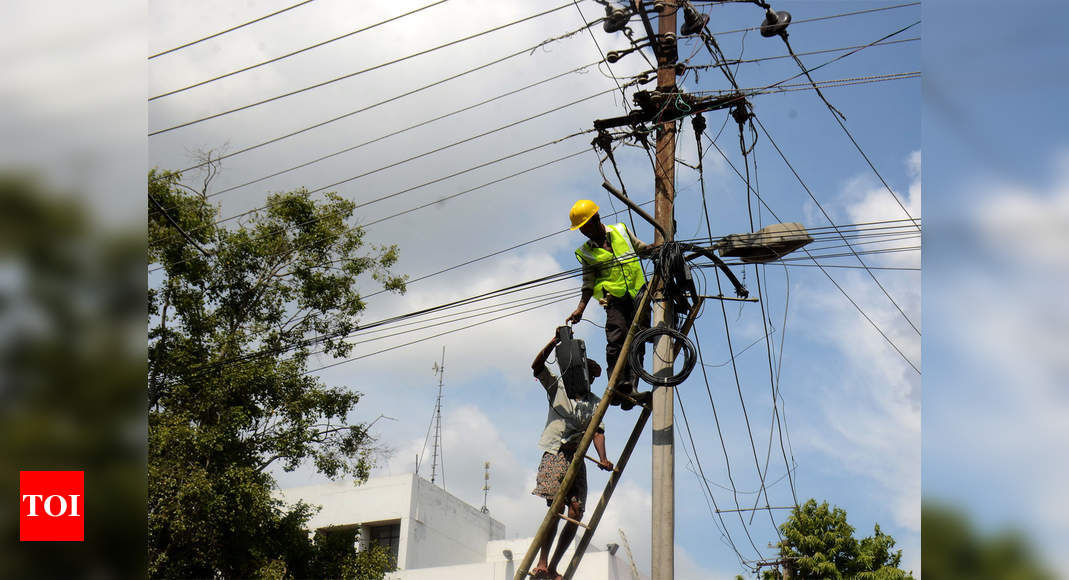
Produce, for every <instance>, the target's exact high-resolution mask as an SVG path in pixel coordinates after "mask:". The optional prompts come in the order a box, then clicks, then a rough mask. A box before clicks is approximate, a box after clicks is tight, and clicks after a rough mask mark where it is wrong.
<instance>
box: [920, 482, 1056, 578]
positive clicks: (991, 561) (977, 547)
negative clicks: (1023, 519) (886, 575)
mask: <svg viewBox="0 0 1069 580" xmlns="http://www.w3.org/2000/svg"><path fill="white" fill-rule="evenodd" d="M921 527H922V528H923V529H924V534H923V535H922V537H921V549H922V550H924V559H923V561H922V562H923V563H922V564H921V569H922V571H921V575H922V576H923V577H925V578H935V579H937V580H966V579H968V580H973V579H979V580H1054V578H1056V577H1057V576H1055V575H1054V574H1053V573H1051V572H1050V570H1048V569H1046V567H1045V566H1044V565H1043V563H1042V562H1041V561H1040V559H1039V558H1038V557H1037V556H1036V554H1035V551H1034V550H1033V548H1032V546H1030V545H1029V544H1028V542H1027V540H1026V538H1025V537H1024V536H1023V535H1022V534H1021V533H1019V532H1014V531H1010V530H1007V531H1002V532H997V533H994V534H991V535H982V534H981V533H979V532H978V531H977V530H976V529H975V528H974V527H973V524H972V523H971V522H970V521H969V519H968V518H967V517H966V516H965V515H964V514H962V513H961V512H959V511H957V510H955V509H953V508H950V507H947V506H944V505H940V504H938V503H933V502H931V501H928V500H925V501H924V503H923V506H922V508H921Z"/></svg>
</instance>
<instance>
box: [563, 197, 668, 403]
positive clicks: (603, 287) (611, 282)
mask: <svg viewBox="0 0 1069 580" xmlns="http://www.w3.org/2000/svg"><path fill="white" fill-rule="evenodd" d="M569 218H571V222H572V227H571V229H572V230H579V231H580V232H582V234H583V235H584V236H586V237H587V241H585V242H583V245H581V246H579V247H578V248H576V250H575V257H576V259H577V260H579V263H580V264H582V265H583V291H582V294H581V295H580V297H579V305H578V306H577V307H576V308H575V311H574V312H572V313H571V314H570V315H569V316H568V318H566V319H565V322H566V323H569V324H576V323H578V322H579V321H580V320H582V319H583V312H584V311H585V310H586V306H587V303H588V302H589V301H590V298H591V297H593V298H596V299H597V300H598V302H599V303H601V304H602V305H603V306H604V307H605V362H606V368H607V369H609V371H608V372H610V373H611V372H612V369H613V368H614V367H615V365H616V359H617V358H619V356H620V349H621V347H622V346H623V344H624V339H625V338H627V331H628V329H629V328H630V327H631V321H632V319H634V317H635V312H636V311H637V310H638V303H639V301H640V298H641V296H642V289H643V286H645V284H646V275H645V273H644V272H643V271H642V264H641V263H640V262H639V259H638V258H639V256H642V257H645V256H647V255H649V253H650V251H651V250H652V246H650V245H648V244H645V243H643V242H642V241H641V240H639V239H638V238H636V237H635V235H634V234H633V233H631V231H630V230H628V229H627V226H625V225H624V224H622V223H618V224H616V225H611V226H607V225H604V224H602V223H601V216H600V215H598V205H597V204H596V203H594V202H593V201H590V200H589V199H581V200H579V201H577V202H575V205H573V206H572V210H571V212H570V214H569ZM639 324H640V325H641V326H642V327H643V328H648V327H649V324H650V315H649V309H647V310H646V313H645V315H644V316H643V317H642V319H641V320H639ZM639 360H642V357H641V356H640V357H639ZM616 390H617V391H618V392H621V393H625V394H630V396H631V399H635V400H638V401H640V402H644V401H646V400H648V397H649V392H645V393H639V392H638V374H637V373H636V372H635V371H634V369H632V368H631V367H630V365H625V366H624V369H623V372H622V373H621V374H620V378H619V379H617V386H616ZM610 402H611V403H612V404H614V405H620V406H621V408H623V409H624V410H627V409H630V408H632V407H633V406H634V403H632V402H631V401H630V400H628V399H626V398H618V397H613V399H612V400H611V401H610Z"/></svg>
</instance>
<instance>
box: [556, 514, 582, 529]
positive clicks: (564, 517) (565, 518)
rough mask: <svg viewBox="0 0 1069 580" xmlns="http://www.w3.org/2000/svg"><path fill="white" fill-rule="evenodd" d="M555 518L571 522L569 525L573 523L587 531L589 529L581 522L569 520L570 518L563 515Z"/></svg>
mask: <svg viewBox="0 0 1069 580" xmlns="http://www.w3.org/2000/svg"><path fill="white" fill-rule="evenodd" d="M557 517H558V518H560V519H562V520H564V521H567V522H571V523H573V524H575V525H577V526H583V527H584V528H586V529H588V530H589V529H590V526H588V525H586V524H584V523H583V522H581V521H579V520H573V519H572V518H570V517H568V516H566V515H564V514H557Z"/></svg>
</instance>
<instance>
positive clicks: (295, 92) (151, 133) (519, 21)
mask: <svg viewBox="0 0 1069 580" xmlns="http://www.w3.org/2000/svg"><path fill="white" fill-rule="evenodd" d="M570 5H571V3H570V2H569V3H568V4H562V5H560V6H557V7H556V8H551V9H549V10H545V11H542V12H539V13H537V14H533V15H531V16H527V17H525V18H521V19H519V20H513V21H512V22H508V23H506V24H502V25H500V26H495V27H493V28H490V29H488V30H484V31H482V32H478V33H475V34H471V35H468V36H465V37H463V38H459V39H457V40H452V41H450V42H447V43H445V44H440V45H438V46H435V47H433V48H428V49H426V50H422V51H419V52H416V53H413V54H410V55H407V56H403V57H400V58H396V59H393V60H391V61H387V62H384V63H381V64H377V65H374V66H371V67H367V68H364V69H361V70H359V71H356V72H352V73H348V74H345V75H342V76H339V77H334V78H332V79H329V80H326V81H322V82H319V83H316V84H313V85H309V86H307V87H303V88H300V89H296V90H293V91H289V92H286V93H283V94H281V95H276V96H274V97H269V98H267V99H262V100H259V101H256V102H254V103H250V104H247V105H242V106H240V107H236V108H233V109H228V110H226V111H223V112H220V113H215V114H212V115H208V116H205V117H200V118H198V119H194V120H192V121H187V122H185V123H180V124H178V125H173V126H171V127H167V128H164V129H157V130H155V131H152V132H150V133H149V134H148V135H149V137H154V136H156V135H160V134H162V133H167V132H169V131H174V130H175V129H181V128H184V127H189V126H190V125H195V124H197V123H202V122H204V121H208V120H211V119H217V118H219V117H222V116H224V115H229V114H231V113H236V112H239V111H244V110H247V109H251V108H253V107H258V106H260V105H263V104H266V103H270V102H274V101H277V100H279V99H284V98H286V97H291V96H293V95H297V94H300V93H304V92H307V91H310V90H313V89H318V88H321V87H324V86H327V85H330V84H333V83H336V82H338V81H342V80H346V79H350V78H353V77H355V76H358V75H361V74H364V73H366V72H370V71H373V70H378V69H380V68H384V67H387V66H390V65H394V64H397V63H399V62H403V61H406V60H409V59H412V58H415V57H418V56H423V55H425V54H429V53H431V52H434V51H437V50H441V49H443V48H446V47H449V46H453V45H456V44H460V43H462V42H467V41H469V40H472V39H474V38H478V37H480V36H485V35H487V34H490V33H493V32H497V31H500V30H503V29H505V28H508V27H510V26H515V25H517V24H521V23H523V22H527V21H529V20H533V19H536V18H539V17H542V16H545V15H547V14H552V13H553V12H556V11H558V10H562V9H564V8H567V7H568V6H570Z"/></svg>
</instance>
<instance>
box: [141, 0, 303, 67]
mask: <svg viewBox="0 0 1069 580" xmlns="http://www.w3.org/2000/svg"><path fill="white" fill-rule="evenodd" d="M312 1H313V0H304V2H298V3H296V4H294V5H292V6H287V7H286V8H283V9H282V10H276V11H275V12H272V13H270V14H268V15H266V16H261V17H259V18H257V19H255V20H250V21H248V22H245V23H243V24H239V25H237V26H231V27H230V28H227V29H226V30H223V31H221V32H216V33H215V34H212V35H209V36H205V37H204V38H200V39H198V40H194V41H192V42H187V43H185V44H183V45H181V46H176V47H174V48H170V49H167V50H165V51H163V52H157V53H156V54H154V55H152V56H150V57H148V60H152V59H154V58H156V57H157V56H163V55H165V54H169V53H172V52H175V51H176V50H181V49H183V48H188V47H190V46H193V45H194V44H197V43H200V42H204V41H205V40H211V39H212V38H217V37H219V36H222V35H224V34H226V33H228V32H233V31H235V30H237V29H239V28H244V27H246V26H248V25H250V24H255V23H257V22H260V21H262V20H267V19H268V18H271V17H272V16H278V15H279V14H282V13H283V12H286V11H288V10H293V9H294V8H297V7H298V6H304V5H305V4H308V3H310V2H312Z"/></svg>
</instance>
